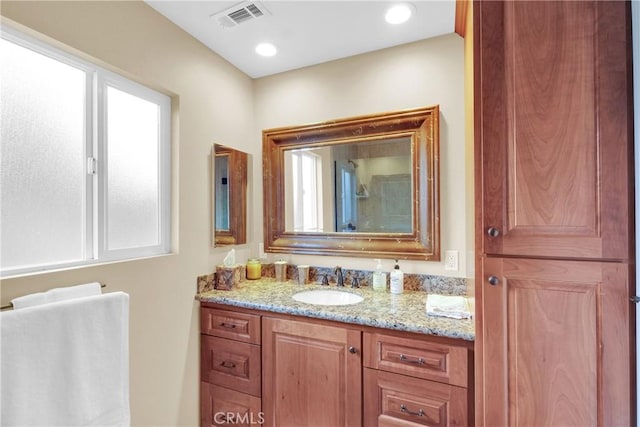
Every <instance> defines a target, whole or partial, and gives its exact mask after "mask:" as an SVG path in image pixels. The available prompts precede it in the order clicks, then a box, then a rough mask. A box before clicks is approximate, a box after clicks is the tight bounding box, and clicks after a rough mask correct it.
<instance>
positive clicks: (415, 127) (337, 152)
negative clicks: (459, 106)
mask: <svg viewBox="0 0 640 427" xmlns="http://www.w3.org/2000/svg"><path fill="white" fill-rule="evenodd" d="M262 140H263V174H264V234H265V236H264V239H265V240H264V246H265V251H266V252H272V253H297V254H310V255H342V256H351V257H368V258H392V259H394V258H397V259H416V260H433V261H436V260H439V259H440V218H439V109H438V106H437V105H436V106H431V107H424V108H418V109H412V110H404V111H398V112H390V113H383V114H371V115H367V116H361V117H352V118H346V119H338V120H332V121H328V122H324V123H316V124H309V125H302V126H292V127H283V128H276V129H266V130H264V131H263V132H262Z"/></svg>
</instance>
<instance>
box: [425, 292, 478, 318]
mask: <svg viewBox="0 0 640 427" xmlns="http://www.w3.org/2000/svg"><path fill="white" fill-rule="evenodd" d="M427 314H430V315H432V316H444V317H452V318H454V319H470V318H471V310H470V309H469V302H468V300H467V298H466V297H463V296H453V295H436V294H429V295H428V296H427Z"/></svg>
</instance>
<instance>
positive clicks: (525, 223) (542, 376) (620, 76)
mask: <svg viewBox="0 0 640 427" xmlns="http://www.w3.org/2000/svg"><path fill="white" fill-rule="evenodd" d="M473 15H474V16H473V19H474V35H473V37H474V75H475V76H474V86H475V89H474V91H475V95H474V98H475V100H474V102H475V135H476V136H475V138H476V143H475V145H476V219H477V223H476V230H477V231H476V248H477V269H476V270H477V282H476V297H477V301H476V305H477V307H478V310H477V311H478V313H477V314H478V315H477V321H478V323H477V324H478V328H477V331H476V386H477V396H476V397H477V399H476V413H477V418H476V424H477V425H485V426H503V425H509V426H544V425H546V426H555V425H575V426H616V425H620V426H627V425H631V424H632V422H635V413H634V410H633V407H634V406H635V403H634V402H635V401H634V392H633V390H632V389H633V387H634V383H633V380H632V376H633V374H634V372H635V371H634V370H635V362H634V361H633V360H632V358H633V357H634V353H633V350H632V349H633V345H634V343H635V341H634V338H633V334H634V330H633V322H634V319H635V306H633V305H632V303H631V302H630V300H629V298H630V296H631V295H632V293H631V292H632V288H633V280H632V273H633V203H632V200H633V199H632V196H633V194H632V192H633V183H632V182H633V169H632V157H633V156H632V136H631V129H632V124H631V120H632V116H631V109H630V106H631V91H630V88H631V73H630V70H631V67H630V48H631V38H630V5H629V3H628V2H623V1H620V2H604V1H579V2H574V1H558V2H539V1H531V2H529V1H517V2H513V1H505V2H501V1H478V2H474V9H473Z"/></svg>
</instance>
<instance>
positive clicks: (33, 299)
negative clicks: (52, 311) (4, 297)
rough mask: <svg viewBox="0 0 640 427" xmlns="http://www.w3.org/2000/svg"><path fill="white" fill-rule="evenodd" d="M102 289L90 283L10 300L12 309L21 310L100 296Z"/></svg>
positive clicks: (96, 284) (97, 284)
mask: <svg viewBox="0 0 640 427" xmlns="http://www.w3.org/2000/svg"><path fill="white" fill-rule="evenodd" d="M101 292H102V289H101V287H100V283H98V282H92V283H86V284H84V285H76V286H67V287H64V288H55V289H51V290H48V291H46V292H38V293H35V294H29V295H25V296H23V297H19V298H14V299H12V300H11V304H12V305H13V309H14V310H17V309H21V308H25V307H33V306H36V305H40V304H48V303H51V302H56V301H64V300H68V299H73V298H80V297H88V296H91V295H100V293H101Z"/></svg>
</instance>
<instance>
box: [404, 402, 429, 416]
mask: <svg viewBox="0 0 640 427" xmlns="http://www.w3.org/2000/svg"><path fill="white" fill-rule="evenodd" d="M400 411H402V412H404V413H405V414H409V415H414V416H416V417H422V416H424V411H423V410H422V409H419V410H418V412H414V411H410V410H409V409H408V408H407V407H406V406H404V405H400Z"/></svg>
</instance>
